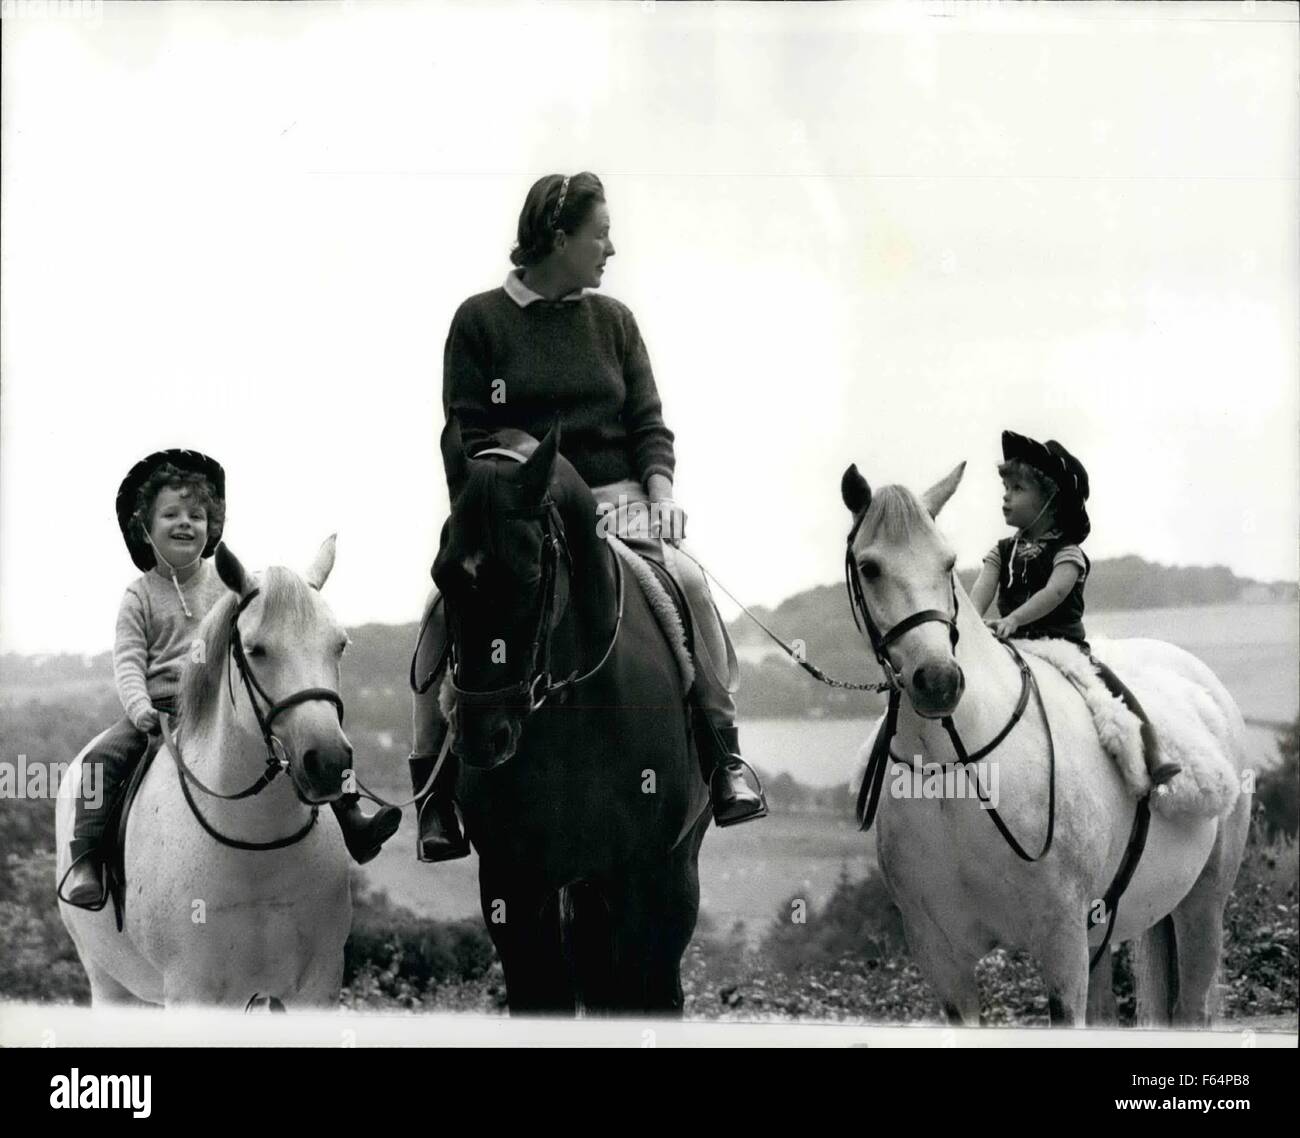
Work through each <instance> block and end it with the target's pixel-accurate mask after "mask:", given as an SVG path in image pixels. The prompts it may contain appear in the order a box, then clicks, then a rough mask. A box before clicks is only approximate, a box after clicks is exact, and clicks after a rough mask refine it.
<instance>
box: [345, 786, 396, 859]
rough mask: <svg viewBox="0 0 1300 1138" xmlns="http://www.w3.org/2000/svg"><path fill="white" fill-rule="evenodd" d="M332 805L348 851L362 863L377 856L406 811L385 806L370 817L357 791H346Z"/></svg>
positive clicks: (394, 831)
mask: <svg viewBox="0 0 1300 1138" xmlns="http://www.w3.org/2000/svg"><path fill="white" fill-rule="evenodd" d="M330 805H331V806H332V807H333V809H334V817H336V818H337V819H338V820H339V829H340V830H342V831H343V842H344V844H345V845H346V846H347V847H348V853H350V854H351V855H352V860H353V861H355V862H356V863H357V864H358V865H365V864H366V862H368V861H371V860H372V859H374V858H375V857H377V856H378V854H379V850H380V847H381V846H382V845H383V844H384V843H385V842H386V841H388V839H389V838H391V837H392V836H393V835H394V834H395V833H397V827H398V826H400V825H401V824H402V812H401V811H400V810H399V809H397V807H396V806H382V807H380V809H379V810H377V811H376V812H375V813H374V814H373V815H371V816H370V817H366V815H365V814H364V813H363V812H362V809H361V797H360V795H357V794H345V795H344V796H343V797H342V798H340V799H339V800H338V801H337V802H333V803H331V804H330Z"/></svg>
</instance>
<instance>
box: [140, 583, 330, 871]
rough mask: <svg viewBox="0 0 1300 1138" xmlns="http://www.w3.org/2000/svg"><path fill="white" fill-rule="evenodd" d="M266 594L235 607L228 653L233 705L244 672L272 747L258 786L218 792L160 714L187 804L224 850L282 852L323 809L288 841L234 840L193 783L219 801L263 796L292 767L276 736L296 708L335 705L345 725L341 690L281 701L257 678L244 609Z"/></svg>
mask: <svg viewBox="0 0 1300 1138" xmlns="http://www.w3.org/2000/svg"><path fill="white" fill-rule="evenodd" d="M260 592H261V590H260V589H250V590H249V591H248V592H247V593H245V594H244V595H243V597H241V598H240V601H239V604H238V605H237V606H236V607H235V610H234V612H232V613H231V614H230V637H229V647H228V649H227V660H226V686H227V690H228V691H229V693H230V704H231V706H232V707H233V706H234V704H235V688H234V674H233V673H234V672H236V671H237V672H238V673H239V678H240V681H241V682H242V684H243V685H244V690H245V691H246V692H247V693H248V702H249V704H250V705H251V706H252V708H253V715H254V717H255V718H256V719H257V726H258V729H259V730H260V731H261V733H262V742H263V745H264V746H265V747H266V767H265V768H264V769H263V771H262V773H261V774H260V775H259V776H258V777H257V778H256V779H255V780H254V781H253V783H252V784H251V785H249V786H247V787H245V788H244V789H243V790H240V791H237V792H235V793H234V794H222V793H221V792H220V791H216V790H213V789H212V788H211V787H209V786H207V785H206V784H204V782H203V781H202V780H201V779H200V778H199V777H198V775H196V774H195V773H194V772H193V771H192V770H191V769H190V767H189V765H188V764H187V763H186V762H185V760H184V758H183V757H182V755H181V751H180V747H179V746H178V745H177V743H176V741H175V739H174V738H173V735H172V731H171V724H170V722H169V720H168V717H167V716H165V715H164V716H160V723H161V726H162V733H163V741H164V742H165V743H166V744H167V750H168V751H169V752H170V754H171V756H172V758H173V759H174V760H175V762H176V769H177V773H178V774H179V775H180V784H181V792H182V793H183V794H184V796H185V802H186V804H187V805H188V806H189V808H190V813H192V814H193V815H194V817H195V819H196V820H197V821H198V823H199V825H200V826H202V827H203V829H204V830H205V831H207V833H208V834H209V835H211V836H212V837H213V838H215V839H216V840H217V841H218V842H220V843H221V844H222V845H224V846H230V847H231V848H233V849H238V850H278V849H283V848H284V847H286V846H291V845H294V844H295V843H297V842H300V841H302V839H303V838H305V837H306V836H307V835H308V833H310V832H311V828H312V827H313V826H314V825H315V824H316V818H317V816H318V815H319V813H320V808H319V807H318V806H315V805H313V806H312V808H311V817H310V818H309V819H308V820H307V822H306V824H305V825H303V826H302V828H301V829H299V830H297V831H296V832H295V833H293V834H290V835H289V836H288V837H285V838H276V839H273V840H271V841H267V842H246V841H242V840H240V839H238V838H228V837H226V836H225V835H224V834H221V833H219V832H218V831H217V830H216V829H215V828H214V827H213V826H212V825H211V823H209V822H208V820H207V819H206V818H205V817H204V816H203V814H202V813H201V812H200V811H199V807H198V803H196V802H195V801H194V795H193V792H192V791H191V790H190V784H191V783H193V784H194V785H195V786H197V787H198V788H199V790H201V791H202V792H203V793H204V794H206V795H208V796H209V797H211V798H218V799H221V800H223V801H226V802H236V801H238V800H240V799H242V798H251V797H253V796H254V795H256V794H260V793H261V792H262V791H263V790H265V789H266V788H267V787H268V786H270V785H271V783H272V782H273V781H274V780H275V777H276V776H277V775H278V774H279V773H280V772H281V771H286V770H288V769H289V757H288V755H287V754H286V753H285V749H284V744H283V743H282V742H281V741H280V739H279V737H278V736H276V734H275V721H276V719H277V718H278V717H279V716H281V715H283V714H284V712H286V711H288V710H289V709H290V708H292V707H297V706H298V705H299V704H300V703H308V702H310V701H312V700H318V699H319V700H324V701H326V702H327V703H331V704H333V705H334V710H335V711H336V712H337V713H338V717H339V723H340V725H341V724H342V723H343V699H342V697H341V696H340V695H339V693H338V692H336V691H333V690H331V689H330V688H303V689H302V690H301V691H296V692H294V693H293V694H292V695H288V696H285V698H284V699H281V700H275V699H272V698H271V696H270V695H269V694H268V693H267V691H266V688H264V687H263V686H262V683H261V681H260V680H258V678H257V674H256V673H255V672H254V671H253V668H252V665H251V664H249V662H248V656H247V655H246V654H245V652H244V642H243V639H242V638H241V637H240V635H239V618H240V616H241V614H242V613H243V611H244V610H245V609H246V608H247V607H248V606H249V604H251V603H252V601H253V599H254V598H255V597H256V596H257V595H258V594H259V593H260Z"/></svg>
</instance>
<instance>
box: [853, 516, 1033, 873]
mask: <svg viewBox="0 0 1300 1138" xmlns="http://www.w3.org/2000/svg"><path fill="white" fill-rule="evenodd" d="M861 523H862V516H859V518H858V520H857V521H856V522H855V523H854V525H853V529H852V530H850V531H849V537H848V547H847V550H846V552H845V555H844V581H845V588H846V589H847V591H848V594H849V608H850V609H851V610H852V612H853V623H854V624H855V625H856V626H857V629H858V631H859V632H863V631H865V633H866V636H867V639H868V640H869V641H870V643H871V649H872V651H873V652H874V653H875V654H876V660H877V662H878V663H879V664H880V667H881V670H882V671H883V672H884V673H885V679H886V681H887V682H888V684H889V703H888V705H887V707H886V710H885V722H884V724H883V725H882V726H881V728H880V731H879V733H878V734H877V735H876V741H875V743H874V744H873V745H872V748H871V756H870V758H869V759H868V760H867V769H866V773H865V775H864V776H863V779H862V786H861V788H860V789H859V791H858V801H857V816H858V820H859V823H860V829H862V830H864V831H865V830H869V829H870V828H871V824H872V822H874V821H875V817H876V810H877V808H878V807H879V805H880V794H881V790H882V788H883V786H884V781H885V770H886V768H887V767H888V766H889V763H890V762H891V761H893V762H902V761H903V760H900V759H898V758H896V757H895V756H894V755H893V754H892V752H891V751H890V744H891V743H892V742H893V740H894V735H895V734H896V732H897V730H898V712H899V708H900V705H901V703H902V695H903V682H902V678H901V677H900V676H899V674H898V672H897V670H896V669H895V668H894V665H893V662H892V661H891V660H890V659H889V647H890V645H891V644H893V643H895V642H896V641H897V640H898V639H899V638H900V637H902V636H903V635H904V634H906V633H908V632H911V631H912V629H914V628H918V627H919V626H920V625H922V624H930V623H935V624H942V625H945V626H946V627H947V629H948V639H949V641H950V643H951V644H952V650H953V653H954V655H955V654H956V651H957V641H958V638H959V635H960V634H959V633H958V631H957V616H958V601H957V583H956V579H955V578H953V577H950V579H949V583H950V585H951V588H952V613H951V615H950V614H949V613H946V612H943V611H942V610H940V609H924V610H922V611H920V612H914V613H912V614H911V615H910V616H907V617H904V618H903V619H902V620H900V621H899V622H898V623H897V624H895V625H894V626H893V627H892V628H890V629H889V631H888V632H885V633H883V634H882V633H881V631H880V629H879V627H878V626H877V625H876V622H875V620H874V619H872V616H871V610H870V608H869V607H868V606H867V598H866V596H865V595H864V594H863V592H862V582H861V580H860V579H859V577H858V567H857V563H856V561H855V560H854V557H853V539H854V537H855V536H857V532H858V527H859V526H860V525H861ZM1003 643H1004V645H1005V647H1006V649H1007V651H1009V652H1010V653H1011V655H1012V656H1013V657H1014V658H1015V660H1016V663H1017V664H1018V665H1019V668H1020V696H1019V698H1018V699H1017V700H1016V706H1015V709H1014V710H1013V711H1012V713H1011V717H1010V719H1008V720H1007V723H1006V725H1005V726H1004V727H1003V728H1002V730H1001V731H999V732H998V733H997V734H996V735H995V736H994V737H993V738H992V739H991V740H990V741H989V742H988V743H986V744H985V745H984V746H983V747H980V748H979V749H978V750H976V751H973V752H971V751H968V750H967V749H966V745H965V743H964V742H963V741H962V738H961V734H960V733H959V732H958V730H957V725H956V724H955V723H954V722H953V719H952V716H951V715H950V714H949V715H945V716H943V718H942V719H941V720H940V723H941V724H942V726H943V729H944V731H945V732H946V733H947V735H948V739H949V741H950V742H951V744H952V749H953V752H954V753H955V754H956V756H957V765H958V766H961V767H965V766H967V765H968V764H971V763H978V762H979V761H980V760H981V759H985V758H987V757H988V756H989V755H991V754H992V753H993V752H994V751H995V750H996V749H997V748H998V747H999V746H1000V745H1001V744H1002V742H1003V741H1004V740H1005V739H1006V737H1007V736H1008V735H1010V734H1011V732H1012V730H1013V729H1014V728H1015V726H1016V724H1017V723H1019V722H1020V720H1021V718H1022V717H1023V716H1024V714H1025V709H1026V708H1027V707H1028V706H1029V696H1030V693H1031V692H1032V693H1033V696H1034V700H1035V702H1036V703H1037V705H1038V710H1039V713H1040V714H1041V715H1042V717H1043V726H1044V728H1045V729H1046V731H1047V764H1048V765H1047V772H1048V773H1047V836H1046V838H1045V839H1044V840H1043V848H1042V849H1041V850H1040V851H1039V852H1038V853H1037V854H1034V855H1031V854H1029V853H1027V852H1026V851H1025V849H1024V847H1023V846H1022V845H1021V844H1020V843H1019V842H1018V841H1017V840H1016V838H1015V836H1014V835H1013V834H1012V833H1011V831H1010V829H1008V828H1007V825H1006V823H1005V822H1004V821H1003V820H1002V817H1001V815H999V814H998V812H997V810H996V809H995V808H994V806H993V804H992V803H991V802H990V801H989V799H988V798H987V797H986V796H985V793H984V790H983V788H982V787H981V786H980V780H979V777H978V776H977V775H976V776H973V777H972V780H971V781H972V782H974V784H975V793H976V795H977V796H978V797H979V800H980V803H981V804H982V805H983V806H984V808H985V809H986V810H987V811H988V815H989V817H990V818H991V819H992V820H993V824H994V825H995V826H996V827H997V828H998V832H999V833H1000V834H1001V835H1002V836H1003V838H1005V839H1006V841H1007V844H1008V845H1009V846H1010V847H1011V850H1012V852H1013V853H1015V855H1016V856H1017V857H1019V858H1020V859H1021V860H1023V861H1028V862H1034V861H1038V860H1040V859H1041V858H1043V857H1045V856H1046V855H1047V851H1048V850H1050V849H1051V848H1052V837H1053V834H1054V832H1055V829H1056V746H1055V744H1054V743H1053V741H1052V726H1051V723H1050V722H1049V721H1048V718H1047V708H1046V707H1045V706H1044V705H1043V695H1042V692H1040V691H1039V690H1038V681H1037V680H1036V679H1035V678H1034V674H1033V672H1032V671H1031V670H1030V668H1029V665H1028V664H1027V663H1026V662H1025V659H1024V657H1023V656H1022V655H1021V654H1020V652H1019V651H1018V650H1017V649H1016V647H1015V646H1014V645H1012V644H1010V643H1007V642H1005V641H1004V642H1003Z"/></svg>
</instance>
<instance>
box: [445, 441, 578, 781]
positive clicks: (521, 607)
mask: <svg viewBox="0 0 1300 1138" xmlns="http://www.w3.org/2000/svg"><path fill="white" fill-rule="evenodd" d="M559 441H560V429H559V426H558V424H557V425H556V426H555V427H554V428H552V430H550V431H549V432H548V433H547V434H546V437H545V438H544V439H543V440H542V442H541V443H540V444H536V448H535V449H532V448H531V443H532V440H529V445H527V446H524V445H523V444H522V443H516V444H515V446H516V448H517V449H519V450H521V452H522V451H526V450H528V449H532V453H531V454H529V455H528V458H527V461H525V462H523V463H519V462H517V461H514V460H512V459H510V458H509V457H508V456H500V455H498V456H495V457H490V458H476V459H471V458H469V457H468V456H467V455H466V453H465V450H464V448H463V446H462V443H461V438H460V432H459V429H458V428H457V426H456V422H455V420H454V419H452V420H451V421H450V422H449V423H448V425H447V428H446V430H444V432H443V438H442V452H443V462H444V465H445V467H446V470H447V481H448V488H449V490H450V493H451V500H452V505H451V516H450V517H449V519H448V522H447V529H446V531H445V534H444V540H443V544H442V548H441V549H440V550H439V552H438V556H437V558H436V560H435V561H434V566H433V578H434V582H435V583H436V584H437V586H438V589H439V590H440V591H441V593H442V595H443V597H444V598H445V600H446V605H447V616H448V621H449V632H450V640H451V651H452V657H451V682H452V684H453V686H454V691H455V697H456V698H455V703H454V706H453V709H452V713H451V731H452V746H453V749H454V750H455V751H456V754H457V755H459V756H460V757H461V759H462V760H463V761H464V762H465V763H467V764H468V765H469V766H471V767H477V768H480V769H488V768H491V767H495V766H499V765H500V764H501V763H504V762H506V760H508V759H509V758H510V757H511V756H512V755H514V753H515V748H516V747H517V746H518V743H519V736H520V733H521V732H522V730H523V724H524V721H525V720H526V719H527V718H528V716H529V715H530V714H531V713H532V712H533V711H534V710H536V709H537V707H538V706H540V702H541V700H542V699H544V698H545V692H546V689H547V686H548V685H549V683H550V680H551V676H550V666H551V660H550V648H551V638H552V634H553V632H554V631H555V629H556V627H557V626H558V625H559V623H560V621H561V619H562V618H563V616H564V614H565V610H566V608H567V605H568V597H569V583H570V571H571V568H572V567H571V564H570V556H569V549H568V543H567V538H566V536H565V530H564V525H563V522H562V520H561V517H560V507H559V503H560V501H561V500H562V499H563V497H564V495H565V493H566V492H567V490H568V480H571V479H573V478H576V477H577V475H576V474H575V473H574V472H573V470H572V468H571V467H569V466H568V464H567V463H566V462H564V461H563V459H558V461H557V457H558V452H559ZM553 482H554V486H553ZM593 517H594V505H593ZM593 524H594V523H593Z"/></svg>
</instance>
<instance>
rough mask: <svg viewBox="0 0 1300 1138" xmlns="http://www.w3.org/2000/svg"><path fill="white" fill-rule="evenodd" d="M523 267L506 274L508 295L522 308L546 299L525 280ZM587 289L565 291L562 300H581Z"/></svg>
mask: <svg viewBox="0 0 1300 1138" xmlns="http://www.w3.org/2000/svg"><path fill="white" fill-rule="evenodd" d="M523 272H524V271H523V269H514V270H512V271H511V272H509V273H507V274H506V283H505V286H504V287H505V290H506V296H508V297H509V298H510V299H511V300H513V301H514V302H515V303H516V304H517V305H519V307H520V308H527V307H528V306H529V305H530V304H532V303H533V302H534V301H538V300H545V299H546V297H544V296H543V295H542V294H541V293H540V292H534V291H533V290H532V289H530V288H529V287H528V286H527V285H526V284H524V282H523ZM586 291H587V290H586V289H581V288H579V289H575V290H574V291H573V292H569V293H565V294H564V295H563V296H562V297H560V300H561V301H566V300H581V299H582V298H583V296H584V295H585V294H586Z"/></svg>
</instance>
